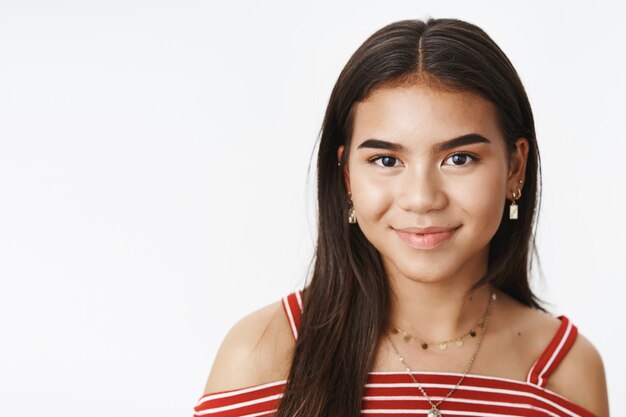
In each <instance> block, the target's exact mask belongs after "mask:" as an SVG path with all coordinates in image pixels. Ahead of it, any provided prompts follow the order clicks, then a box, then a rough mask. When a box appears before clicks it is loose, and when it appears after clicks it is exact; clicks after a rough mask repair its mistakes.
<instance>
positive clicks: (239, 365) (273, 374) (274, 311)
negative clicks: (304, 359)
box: [204, 301, 295, 394]
mask: <svg viewBox="0 0 626 417" xmlns="http://www.w3.org/2000/svg"><path fill="white" fill-rule="evenodd" d="M294 347H295V340H294V338H293V335H292V333H291V329H290V327H289V322H288V321H287V317H286V315H285V313H284V310H283V306H282V301H277V302H274V303H272V304H269V305H266V306H265V307H262V308H260V309H258V310H256V311H254V312H252V313H250V314H248V315H247V316H245V317H244V318H242V319H241V320H239V321H238V322H237V323H235V325H233V327H232V328H231V329H230V331H229V332H228V334H227V335H226V336H225V338H224V340H223V342H222V344H221V345H220V348H219V350H218V352H217V355H216V357H215V361H214V362H213V366H212V368H211V372H210V373H209V378H208V380H207V383H206V386H205V389H204V394H209V393H217V392H224V391H230V390H234V389H239V388H246V387H251V386H255V385H260V384H264V383H268V382H274V381H278V380H283V379H286V378H287V374H288V372H289V367H290V364H291V357H292V355H293V349H294Z"/></svg>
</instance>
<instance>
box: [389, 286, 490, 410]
mask: <svg viewBox="0 0 626 417" xmlns="http://www.w3.org/2000/svg"><path fill="white" fill-rule="evenodd" d="M495 299H496V293H495V292H494V289H493V287H491V289H490V294H489V302H488V303H487V309H486V312H485V315H484V316H483V317H484V325H483V326H482V327H481V329H482V331H481V332H480V337H479V338H478V343H477V344H476V348H475V349H474V353H473V354H472V357H471V359H470V361H469V364H468V365H467V368H466V369H465V372H463V376H461V378H460V379H459V382H457V383H456V385H455V386H454V388H452V390H450V392H448V394H447V395H446V396H445V397H443V398H442V399H441V400H439V402H437V404H433V402H432V401H431V399H430V397H429V396H428V394H426V391H425V390H424V388H423V387H422V385H421V384H420V383H419V382H417V379H415V376H414V375H413V370H412V369H411V368H410V367H409V365H407V364H406V362H405V361H404V358H403V357H402V355H401V354H400V352H399V351H398V348H396V345H395V344H394V343H393V340H391V336H389V334H387V340H389V343H391V347H392V348H393V350H394V351H395V352H396V355H398V359H400V362H402V364H403V365H404V367H405V368H406V372H407V373H408V374H409V376H410V377H411V379H412V380H413V382H414V383H415V385H417V388H419V390H420V392H421V393H422V395H423V396H424V397H425V398H426V401H428V403H429V404H430V410H429V411H428V413H427V414H426V417H442V416H443V414H441V411H440V410H439V408H437V407H439V405H440V404H441V403H442V402H444V401H445V400H447V399H448V398H449V397H450V396H451V395H452V394H453V393H454V392H455V391H456V390H457V388H459V386H460V385H461V383H462V382H463V380H464V379H465V377H466V376H467V374H468V373H469V371H470V369H471V368H472V364H473V363H474V360H475V359H476V356H477V355H478V351H479V350H480V345H481V344H482V342H483V338H484V337H485V332H486V331H487V323H488V322H489V317H491V311H492V307H493V301H494V300H495Z"/></svg>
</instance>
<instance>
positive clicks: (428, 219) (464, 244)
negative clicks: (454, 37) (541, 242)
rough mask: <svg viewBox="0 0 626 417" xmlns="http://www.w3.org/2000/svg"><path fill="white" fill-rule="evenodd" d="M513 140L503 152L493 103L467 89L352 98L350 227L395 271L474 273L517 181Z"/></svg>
mask: <svg viewBox="0 0 626 417" xmlns="http://www.w3.org/2000/svg"><path fill="white" fill-rule="evenodd" d="M516 147H517V148H516V152H515V153H514V154H512V155H508V151H507V149H506V144H505V140H504V137H503V134H502V132H501V129H500V127H499V124H498V121H497V115H496V109H495V106H494V105H493V104H492V103H491V102H489V101H487V100H485V99H483V98H481V97H479V96H477V95H473V94H470V93H464V92H450V91H442V90H437V89H431V88H429V87H426V86H420V85H415V86H405V87H393V88H383V89H378V90H376V91H375V92H374V93H373V94H372V95H371V96H370V97H369V98H368V99H367V100H366V101H363V102H360V103H358V104H357V107H356V112H355V119H354V125H353V135H352V138H351V149H350V154H349V158H348V161H347V166H345V167H344V174H345V179H346V187H347V189H348V190H350V191H351V194H352V201H353V204H354V208H355V210H356V217H357V222H358V225H354V227H357V226H358V227H360V228H361V230H362V231H363V234H364V235H365V236H366V237H367V239H368V240H369V241H370V242H371V243H372V244H373V245H374V247H376V249H378V251H379V252H380V254H381V255H382V256H381V258H382V260H383V264H384V267H385V269H386V271H387V274H388V276H389V277H390V278H391V279H410V280H413V281H420V282H437V281H445V280H453V279H458V280H460V279H473V281H475V279H478V278H479V277H480V276H481V275H482V274H484V273H485V272H486V270H487V260H488V253H489V252H488V251H489V242H490V240H491V238H492V237H493V236H494V234H495V233H496V231H497V229H498V226H499V224H500V220H501V216H502V212H503V210H504V208H505V204H506V202H507V201H506V200H507V198H508V199H512V191H514V190H515V191H517V186H519V187H520V188H522V186H521V184H519V180H523V174H524V171H525V164H526V155H527V150H528V142H527V140H526V139H524V138H520V139H519V140H518V141H517V143H516ZM342 152H343V146H342V147H341V148H339V150H338V157H339V158H341V155H342ZM346 221H347V220H346ZM505 221H515V220H508V219H506V220H505ZM422 228H439V229H438V230H434V231H433V230H431V231H429V230H419V229H422ZM418 232H421V233H418ZM428 232H439V233H428ZM473 281H472V282H473Z"/></svg>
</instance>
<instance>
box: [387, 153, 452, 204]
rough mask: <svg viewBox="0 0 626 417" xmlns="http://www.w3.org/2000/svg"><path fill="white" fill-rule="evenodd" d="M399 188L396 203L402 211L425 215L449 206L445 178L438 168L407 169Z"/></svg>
mask: <svg viewBox="0 0 626 417" xmlns="http://www.w3.org/2000/svg"><path fill="white" fill-rule="evenodd" d="M398 187H399V189H398V194H397V200H396V201H397V204H398V206H399V207H400V208H401V209H402V210H405V211H409V212H414V213H418V214H423V213H428V212H429V211H431V210H441V209H443V208H444V207H446V205H447V204H448V198H447V196H446V193H445V190H444V187H443V178H442V177H441V175H439V172H438V171H437V168H436V167H433V166H428V165H426V164H423V165H421V166H414V167H411V168H407V169H406V170H405V171H404V172H403V173H402V180H401V181H400V183H399V185H398Z"/></svg>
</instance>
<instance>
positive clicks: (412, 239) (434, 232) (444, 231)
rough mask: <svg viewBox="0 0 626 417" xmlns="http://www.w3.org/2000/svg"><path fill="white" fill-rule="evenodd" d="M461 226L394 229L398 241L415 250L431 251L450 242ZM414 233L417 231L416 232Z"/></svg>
mask: <svg viewBox="0 0 626 417" xmlns="http://www.w3.org/2000/svg"><path fill="white" fill-rule="evenodd" d="M460 227H461V226H458V227H454V228H434V227H431V228H425V229H423V228H422V229H420V228H408V229H394V230H395V232H396V233H397V234H398V236H399V237H400V239H402V240H403V241H404V242H406V243H407V244H408V245H409V246H411V247H413V248H416V249H433V248H435V247H437V246H439V245H441V244H443V243H444V242H446V241H448V240H450V238H451V237H452V236H454V234H455V233H456V231H457V230H458V229H459V228H460ZM416 231H419V233H418V232H416Z"/></svg>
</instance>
